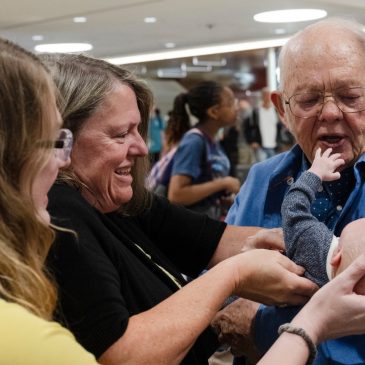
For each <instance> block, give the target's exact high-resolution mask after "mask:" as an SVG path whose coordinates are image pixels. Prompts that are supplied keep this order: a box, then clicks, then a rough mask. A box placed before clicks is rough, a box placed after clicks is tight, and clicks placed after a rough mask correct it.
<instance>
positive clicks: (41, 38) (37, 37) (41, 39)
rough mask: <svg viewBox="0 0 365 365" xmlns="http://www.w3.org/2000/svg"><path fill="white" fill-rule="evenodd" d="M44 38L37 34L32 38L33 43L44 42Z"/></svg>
mask: <svg viewBox="0 0 365 365" xmlns="http://www.w3.org/2000/svg"><path fill="white" fill-rule="evenodd" d="M43 39H44V37H43V36H42V34H35V35H33V36H32V40H33V41H43Z"/></svg>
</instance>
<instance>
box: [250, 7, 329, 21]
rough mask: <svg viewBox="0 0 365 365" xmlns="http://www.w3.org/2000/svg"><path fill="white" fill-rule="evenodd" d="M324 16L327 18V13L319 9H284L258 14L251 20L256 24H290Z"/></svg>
mask: <svg viewBox="0 0 365 365" xmlns="http://www.w3.org/2000/svg"><path fill="white" fill-rule="evenodd" d="M325 16H327V12H326V11H325V10H321V9H286V10H274V11H266V12H264V13H258V14H256V15H254V17H253V18H254V20H256V21H257V22H263V23H287V22H289V23H290V22H304V21H307V20H314V19H320V18H324V17H325Z"/></svg>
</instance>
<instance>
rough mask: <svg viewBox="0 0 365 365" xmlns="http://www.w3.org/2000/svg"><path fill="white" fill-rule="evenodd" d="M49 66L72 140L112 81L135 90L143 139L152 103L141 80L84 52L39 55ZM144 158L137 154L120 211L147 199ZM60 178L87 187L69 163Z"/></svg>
mask: <svg viewBox="0 0 365 365" xmlns="http://www.w3.org/2000/svg"><path fill="white" fill-rule="evenodd" d="M41 59H42V61H43V62H44V63H45V65H46V66H47V67H48V69H49V70H50V72H51V74H52V76H53V79H54V82H55V83H56V86H57V87H58V90H59V94H60V95H59V98H58V107H59V110H60V112H61V114H62V118H63V122H64V126H65V128H68V129H70V130H71V131H72V133H73V135H74V141H75V142H74V143H75V144H76V143H77V137H78V132H79V131H80V129H81V128H82V127H83V126H84V124H85V122H86V121H87V120H88V119H89V118H90V117H91V116H92V115H93V114H94V113H95V112H96V111H97V110H98V107H99V106H100V105H101V104H102V103H103V101H104V100H105V98H106V96H107V95H108V94H109V92H110V91H111V90H112V89H113V88H114V86H115V83H116V82H120V83H122V84H124V85H127V86H129V87H130V88H131V89H132V90H133V91H134V93H135V95H136V99H137V105H138V109H139V112H140V115H141V123H140V125H139V132H140V134H141V136H142V138H143V139H144V140H145V141H146V139H147V131H148V121H149V116H150V110H151V107H152V105H153V98H152V93H151V91H150V90H149V88H148V87H147V86H146V85H145V83H144V82H142V81H140V80H138V79H136V77H135V76H134V75H133V74H132V73H131V72H130V71H128V70H125V69H123V68H121V67H119V66H115V65H112V64H110V63H108V62H106V61H103V60H100V59H96V58H92V57H88V56H85V55H70V54H52V55H43V56H41ZM147 169H148V158H147V157H145V158H138V159H137V160H136V163H135V164H134V166H133V169H132V176H133V185H132V188H133V197H132V199H131V200H130V202H128V204H125V205H123V206H122V207H121V208H120V212H121V213H123V214H129V215H134V214H137V213H139V212H141V211H142V210H143V209H144V208H145V207H147V206H148V204H149V202H150V194H149V193H148V191H147V190H146V189H145V178H146V173H147ZM58 180H60V181H65V182H67V183H69V184H71V185H73V186H74V187H76V188H78V189H83V188H87V187H86V186H85V185H84V184H83V182H82V181H80V180H79V179H78V177H77V176H76V174H75V173H73V171H72V160H71V166H70V167H69V168H68V169H65V170H63V171H62V172H61V173H60V175H59V179H58Z"/></svg>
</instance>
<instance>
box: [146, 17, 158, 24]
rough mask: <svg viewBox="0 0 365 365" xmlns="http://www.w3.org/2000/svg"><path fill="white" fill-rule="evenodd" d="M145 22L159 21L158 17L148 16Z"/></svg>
mask: <svg viewBox="0 0 365 365" xmlns="http://www.w3.org/2000/svg"><path fill="white" fill-rule="evenodd" d="M144 22H145V23H156V22H157V18H155V17H154V16H146V17H145V18H144Z"/></svg>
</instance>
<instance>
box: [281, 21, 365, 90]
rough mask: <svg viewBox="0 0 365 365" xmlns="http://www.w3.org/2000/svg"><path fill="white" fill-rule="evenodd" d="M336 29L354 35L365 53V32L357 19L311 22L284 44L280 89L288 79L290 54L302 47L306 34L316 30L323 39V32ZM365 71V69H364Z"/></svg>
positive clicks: (319, 38) (319, 37)
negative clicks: (302, 40)
mask: <svg viewBox="0 0 365 365" xmlns="http://www.w3.org/2000/svg"><path fill="white" fill-rule="evenodd" d="M334 30H344V31H347V32H350V33H352V34H353V35H354V38H355V39H357V40H358V41H359V44H362V46H363V48H364V53H365V33H364V32H363V25H361V24H360V23H358V22H357V21H355V20H352V19H351V20H350V19H346V18H335V17H331V18H327V19H324V20H321V21H318V22H316V23H314V24H311V25H309V26H307V27H306V28H304V29H303V30H301V31H299V32H298V33H296V34H294V35H293V36H292V37H291V38H290V39H289V41H288V42H287V43H286V44H285V45H284V46H283V48H282V49H281V52H280V55H279V68H280V85H279V89H280V90H283V87H284V85H285V81H286V74H287V71H288V69H289V65H288V60H290V57H289V54H290V53H292V52H296V51H297V50H299V49H300V47H301V39H303V38H304V37H305V36H306V35H308V34H310V33H312V32H316V33H318V40H319V41H320V40H321V34H322V32H323V31H324V32H328V31H330V32H333V31H334ZM364 72H365V71H364Z"/></svg>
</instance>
